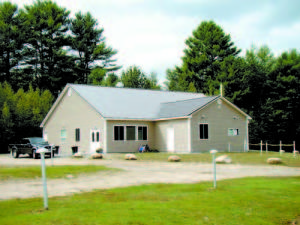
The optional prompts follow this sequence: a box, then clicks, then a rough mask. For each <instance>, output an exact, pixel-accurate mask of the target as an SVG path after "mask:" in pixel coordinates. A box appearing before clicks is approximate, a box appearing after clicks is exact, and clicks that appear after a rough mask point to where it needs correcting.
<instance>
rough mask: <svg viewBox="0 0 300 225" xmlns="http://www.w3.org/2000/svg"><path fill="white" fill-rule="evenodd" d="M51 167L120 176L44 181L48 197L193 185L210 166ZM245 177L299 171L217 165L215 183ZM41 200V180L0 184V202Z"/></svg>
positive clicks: (113, 163) (207, 176)
mask: <svg viewBox="0 0 300 225" xmlns="http://www.w3.org/2000/svg"><path fill="white" fill-rule="evenodd" d="M52 163H53V165H54V166H55V165H87V164H93V165H104V166H107V167H112V168H120V169H122V170H123V171H120V172H111V171H107V172H99V173H95V174H90V175H79V176H78V177H76V178H71V179H70V178H66V179H52V180H48V182H47V184H48V195H49V196H62V195H68V194H72V193H78V192H84V191H92V190H94V189H107V188H114V187H125V186H133V185H141V184H148V183H195V182H200V181H209V180H212V179H213V176H212V165H211V164H205V163H183V162H178V163H170V162H151V161H126V160H120V159H115V158H114V157H113V156H110V155H107V156H106V159H105V160H90V159H87V158H83V159H71V158H54V159H53V161H52V160H51V159H47V160H46V164H47V166H51V165H52ZM0 165H12V166H14V165H23V166H24V165H40V160H34V159H30V158H22V157H21V158H19V159H13V158H11V157H9V156H8V155H1V156H0ZM249 176H300V168H292V167H284V166H249V165H247V166H244V165H217V179H218V180H221V179H229V178H239V177H249ZM41 196H42V181H41V180H37V179H35V180H14V181H12V180H8V181H5V182H0V199H2V200H3V199H11V198H30V197H41Z"/></svg>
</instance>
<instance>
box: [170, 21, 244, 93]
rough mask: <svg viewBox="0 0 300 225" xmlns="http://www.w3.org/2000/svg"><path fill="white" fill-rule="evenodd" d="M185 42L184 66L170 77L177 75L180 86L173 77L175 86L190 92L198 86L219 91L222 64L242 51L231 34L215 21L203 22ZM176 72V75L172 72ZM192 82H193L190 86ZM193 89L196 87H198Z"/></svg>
mask: <svg viewBox="0 0 300 225" xmlns="http://www.w3.org/2000/svg"><path fill="white" fill-rule="evenodd" d="M185 44H186V45H187V48H186V49H185V50H184V56H183V58H182V66H181V67H180V68H175V70H173V71H170V70H169V77H168V78H169V79H172V78H176V80H178V85H175V86H174V85H173V84H174V83H175V82H176V81H175V82H173V81H172V80H169V82H170V83H169V84H170V85H172V86H171V89H173V88H176V89H177V87H180V88H179V90H184V91H187V90H188V89H189V87H192V86H194V88H195V89H196V90H197V92H203V93H207V94H210V95H212V94H216V92H217V93H218V91H219V85H220V82H222V80H220V79H219V78H220V77H219V75H220V72H221V65H222V63H223V61H224V60H225V59H226V58H227V57H230V56H236V55H237V54H238V53H239V52H240V50H239V49H237V47H235V46H234V43H233V42H232V41H231V37H230V35H229V34H225V32H224V31H223V30H222V28H221V27H220V26H218V25H217V24H215V23H214V22H213V21H204V22H202V23H201V24H200V25H199V26H198V27H197V29H196V30H194V31H193V35H192V36H191V37H189V38H188V39H187V40H186V42H185ZM172 73H173V74H172ZM190 83H193V85H191V86H190ZM194 88H192V90H195V89H194Z"/></svg>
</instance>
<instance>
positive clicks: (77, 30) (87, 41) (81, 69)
mask: <svg viewBox="0 0 300 225" xmlns="http://www.w3.org/2000/svg"><path fill="white" fill-rule="evenodd" d="M97 26H98V23H97V20H96V19H95V18H93V17H92V15H91V14H90V13H89V12H88V13H86V14H82V13H81V12H79V13H76V14H75V18H74V19H72V21H71V31H72V49H73V50H74V51H75V52H76V55H75V64H76V66H75V72H76V74H77V80H76V81H77V82H78V83H84V84H86V83H88V77H89V74H90V72H91V70H92V69H93V68H96V67H100V68H102V69H105V70H106V71H107V72H109V71H115V70H117V69H119V68H120V67H118V66H116V64H115V61H116V60H115V59H113V57H114V55H115V54H116V53H117V51H116V50H114V49H112V48H111V47H108V46H107V45H106V43H105V38H104V37H103V31H104V29H103V28H101V29H98V28H97Z"/></svg>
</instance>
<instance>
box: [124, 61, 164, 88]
mask: <svg viewBox="0 0 300 225" xmlns="http://www.w3.org/2000/svg"><path fill="white" fill-rule="evenodd" d="M120 80H121V82H122V83H123V85H124V87H129V88H143V89H160V86H159V85H158V84H157V78H156V75H155V74H154V73H152V74H151V75H150V76H149V77H148V76H147V75H146V74H145V73H144V72H143V71H142V70H141V69H140V68H138V67H137V66H131V67H129V68H128V69H127V70H126V71H123V72H122V74H121V78H120Z"/></svg>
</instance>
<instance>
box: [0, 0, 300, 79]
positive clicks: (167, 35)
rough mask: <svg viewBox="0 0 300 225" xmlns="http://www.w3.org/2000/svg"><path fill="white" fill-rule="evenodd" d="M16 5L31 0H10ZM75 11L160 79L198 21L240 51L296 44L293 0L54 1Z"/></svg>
mask: <svg viewBox="0 0 300 225" xmlns="http://www.w3.org/2000/svg"><path fill="white" fill-rule="evenodd" d="M1 1H3V0H1ZM11 2H13V3H16V4H18V6H19V7H22V6H23V4H31V3H32V2H33V1H32V0H12V1H11ZM56 2H57V3H58V5H60V6H63V7H66V8H67V9H68V10H70V11H71V13H72V15H74V14H75V12H78V11H82V12H87V11H89V12H91V14H92V15H93V16H94V17H95V18H96V19H97V20H98V23H99V25H100V26H101V27H103V28H104V36H105V37H106V41H107V43H108V44H109V45H110V46H111V47H113V48H114V49H116V50H117V51H118V54H117V56H116V58H117V60H118V63H119V64H120V65H122V66H123V69H126V68H127V67H128V66H131V65H137V66H139V67H141V68H142V70H143V71H145V72H146V73H150V72H156V73H157V74H158V78H159V79H160V80H163V79H164V78H165V74H166V73H165V72H166V69H167V68H173V67H174V66H175V65H179V64H180V63H181V60H180V58H181V56H182V55H183V53H182V52H183V49H184V48H185V44H184V41H185V39H186V38H188V37H189V36H191V34H192V31H193V30H194V29H196V27H197V26H198V25H199V24H200V23H201V21H203V20H214V21H215V22H216V23H217V24H218V25H220V26H221V27H222V28H223V30H224V31H225V33H229V34H230V35H231V38H232V41H233V42H234V43H235V45H236V46H237V47H239V48H241V49H242V50H243V52H245V50H246V49H249V48H250V47H251V45H252V44H254V45H256V46H261V45H264V44H267V45H268V46H269V47H270V48H271V49H272V51H273V52H274V54H275V55H278V54H280V53H281V52H283V51H287V50H290V49H292V48H296V49H298V50H299V47H300V41H299V40H300V13H299V9H300V1H299V0H251V1H247V0H161V1H159V0H144V1H143V0H59V1H56Z"/></svg>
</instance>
